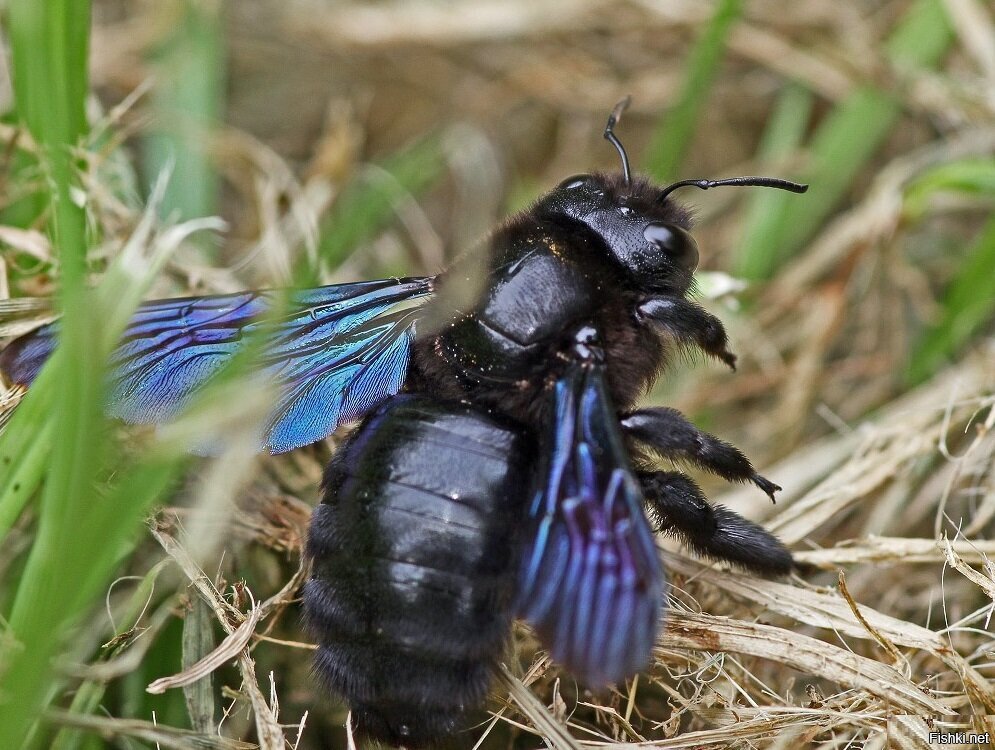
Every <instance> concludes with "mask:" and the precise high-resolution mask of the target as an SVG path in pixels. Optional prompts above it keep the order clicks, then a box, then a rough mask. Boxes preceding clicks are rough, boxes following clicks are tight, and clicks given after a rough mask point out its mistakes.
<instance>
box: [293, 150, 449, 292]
mask: <svg viewBox="0 0 995 750" xmlns="http://www.w3.org/2000/svg"><path fill="white" fill-rule="evenodd" d="M380 169H381V170H382V173H381V175H380V176H379V177H375V178H372V179H371V178H366V177H362V176H361V177H359V178H358V179H353V180H352V181H351V182H350V183H349V184H348V186H347V187H345V188H344V189H343V191H342V193H341V195H339V197H338V198H337V199H336V201H335V205H334V206H333V207H332V210H331V213H330V214H329V216H328V218H327V219H326V220H325V221H324V222H323V224H322V227H321V240H320V241H319V244H318V255H319V257H320V259H321V263H322V265H323V266H324V267H325V268H328V269H334V268H337V267H338V266H339V265H341V264H342V262H343V261H344V260H345V259H346V258H347V257H348V255H349V253H350V252H351V251H352V250H353V249H355V248H356V246H357V245H360V244H362V243H363V242H366V241H368V240H369V239H371V238H372V237H373V236H374V235H375V234H376V233H377V232H378V231H379V230H380V229H381V228H382V227H383V226H384V225H385V224H386V223H387V222H388V221H389V220H390V219H391V217H392V216H393V211H394V205H395V203H396V202H397V200H398V199H399V198H400V197H402V196H404V195H417V194H418V193H420V192H422V191H424V190H425V189H426V188H428V187H429V186H430V185H431V184H432V183H434V182H435V180H436V179H438V177H439V175H440V174H441V173H442V169H443V158H442V151H441V149H440V147H439V142H438V139H436V138H430V139H427V140H424V141H420V142H418V143H416V144H414V145H413V146H410V147H408V148H406V149H403V150H401V151H399V152H397V153H395V154H393V155H392V156H391V157H389V158H388V159H387V160H385V161H384V163H383V164H382V165H381V167H380ZM307 283H308V282H307V281H306V280H299V281H298V284H299V285H302V286H303V285H307Z"/></svg>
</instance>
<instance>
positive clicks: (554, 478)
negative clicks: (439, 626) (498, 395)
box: [519, 363, 665, 687]
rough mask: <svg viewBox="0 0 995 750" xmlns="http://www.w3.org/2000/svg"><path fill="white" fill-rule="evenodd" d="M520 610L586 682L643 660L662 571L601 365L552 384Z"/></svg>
mask: <svg viewBox="0 0 995 750" xmlns="http://www.w3.org/2000/svg"><path fill="white" fill-rule="evenodd" d="M555 402H556V403H555V410H554V422H553V424H552V426H551V429H550V434H549V435H548V436H547V442H546V445H545V448H544V451H543V459H542V467H541V470H540V475H539V477H540V487H539V489H538V490H537V491H536V494H535V496H534V498H533V501H532V505H531V507H530V519H531V522H532V524H533V528H532V532H533V535H532V536H531V537H530V540H531V541H530V543H529V544H528V545H527V546H526V551H525V555H524V557H523V566H522V575H521V581H520V583H521V588H520V600H519V602H520V603H519V610H520V614H521V616H522V617H524V618H525V619H526V620H528V621H530V622H531V623H532V624H533V625H534V626H535V628H536V630H537V631H538V633H539V636H540V639H541V640H542V641H543V643H544V644H545V645H546V646H547V647H548V648H549V649H550V652H551V653H552V655H553V658H554V659H556V660H557V661H558V662H560V663H561V664H563V665H564V666H565V667H567V668H568V669H569V670H570V671H571V672H572V673H573V674H575V675H576V676H577V677H578V678H580V679H581V680H582V681H583V682H585V683H587V684H588V685H591V686H594V687H599V686H603V685H607V684H611V683H614V682H618V681H620V680H622V679H624V678H625V677H628V676H630V675H632V674H634V673H636V672H638V671H639V670H640V669H642V668H643V667H645V666H646V664H647V663H648V662H649V660H650V653H651V650H652V647H653V643H654V641H655V638H656V632H657V628H658V621H659V617H660V608H661V605H662V598H663V591H664V586H665V581H664V577H663V572H662V569H661V566H660V562H659V558H658V556H657V552H656V546H655V544H654V541H653V533H652V531H651V529H650V526H649V523H648V522H647V520H646V517H645V515H644V513H643V509H642V493H641V490H640V488H639V484H638V482H637V480H636V478H635V475H634V474H633V471H632V469H631V467H630V466H629V460H628V457H627V455H626V451H625V446H624V444H623V440H622V435H621V432H620V429H619V427H618V416H617V414H616V413H615V410H614V409H613V408H612V405H611V401H610V397H609V395H608V393H607V389H606V387H605V383H604V378H603V372H602V367H601V365H598V364H593V363H583V364H580V363H578V364H576V365H574V366H572V368H571V370H570V371H569V372H568V373H567V374H566V375H565V376H564V377H563V378H562V379H561V380H560V381H558V382H557V384H556V388H555Z"/></svg>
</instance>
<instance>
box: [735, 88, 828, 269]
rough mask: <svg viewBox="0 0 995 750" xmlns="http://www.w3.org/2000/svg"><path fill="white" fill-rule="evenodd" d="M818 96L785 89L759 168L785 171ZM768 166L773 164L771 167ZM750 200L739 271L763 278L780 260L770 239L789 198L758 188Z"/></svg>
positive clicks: (763, 144) (763, 143)
mask: <svg viewBox="0 0 995 750" xmlns="http://www.w3.org/2000/svg"><path fill="white" fill-rule="evenodd" d="M814 99H815V97H814V96H813V95H812V92H811V91H809V90H808V89H806V88H804V87H802V86H800V85H798V84H794V83H792V84H788V86H787V87H785V89H784V91H782V92H781V95H780V96H779V97H778V100H777V105H776V107H775V108H774V113H773V115H772V116H771V120H770V123H769V124H768V125H767V128H766V129H765V130H764V134H763V138H762V139H761V141H760V148H759V151H758V154H757V156H758V159H759V161H760V163H761V164H763V165H764V167H765V168H764V169H762V170H758V171H763V172H765V173H766V172H768V171H769V172H770V173H771V174H778V173H779V172H780V171H781V170H779V169H777V165H778V164H779V163H780V162H782V161H784V160H785V159H787V158H789V157H790V156H792V155H793V154H795V153H796V152H797V151H798V148H799V146H800V144H801V142H802V139H803V138H804V136H805V128H806V127H807V126H808V122H809V120H810V118H811V116H812V105H813V103H814ZM767 165H771V166H770V168H769V169H768V168H767ZM749 201H750V202H749V208H748V209H747V214H746V219H745V221H744V225H745V226H746V230H745V232H744V234H743V236H742V237H741V239H740V248H741V249H740V251H739V252H738V253H737V255H736V273H737V274H738V275H739V276H742V277H743V278H747V279H763V278H767V277H768V276H770V275H772V274H773V272H774V270H775V268H776V267H777V262H778V260H779V258H778V257H777V256H776V255H775V253H774V252H773V248H772V246H771V245H770V243H769V242H768V241H767V238H768V237H771V236H773V235H774V234H775V233H776V232H777V227H778V225H779V224H780V222H781V212H782V211H783V210H784V206H785V201H784V196H783V195H781V194H780V193H779V192H777V191H775V190H754V191H753V192H752V193H751V194H750V197H749Z"/></svg>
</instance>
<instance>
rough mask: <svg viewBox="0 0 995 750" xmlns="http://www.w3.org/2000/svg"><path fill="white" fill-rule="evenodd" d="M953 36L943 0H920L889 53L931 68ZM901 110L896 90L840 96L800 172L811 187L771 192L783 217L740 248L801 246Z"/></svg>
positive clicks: (773, 208) (895, 60)
mask: <svg viewBox="0 0 995 750" xmlns="http://www.w3.org/2000/svg"><path fill="white" fill-rule="evenodd" d="M952 39H953V30H952V28H951V25H950V22H949V19H948V18H947V15H946V13H945V11H944V9H943V4H942V3H941V2H940V0H919V1H918V2H916V3H915V4H914V5H913V6H912V7H911V9H910V10H909V11H908V12H907V13H906V15H905V17H904V18H903V19H902V22H901V24H900V25H899V26H898V27H897V28H896V29H895V31H894V32H893V33H892V35H891V37H890V38H889V40H888V44H887V52H886V54H887V57H888V59H889V60H890V61H891V62H892V64H894V65H895V66H897V67H900V68H903V67H905V68H907V67H920V68H931V67H935V66H936V65H937V64H938V63H939V61H940V60H941V59H942V57H943V55H944V53H945V52H946V50H947V48H948V46H949V45H950V42H951V41H952ZM901 112H902V109H901V102H900V100H899V99H898V98H897V97H896V96H894V95H893V94H891V93H889V92H885V91H881V90H879V89H876V88H872V87H870V86H862V87H860V88H858V89H857V90H855V91H854V92H853V93H851V94H850V95H849V96H848V97H847V98H846V99H844V100H843V101H842V102H840V103H839V105H838V106H837V107H836V108H835V109H834V110H833V112H832V113H830V115H829V116H828V117H827V118H826V119H825V120H824V121H823V122H822V124H821V125H820V126H819V128H818V129H817V130H816V132H815V135H814V136H813V138H812V141H811V144H810V147H809V162H808V165H807V166H806V168H805V169H803V170H802V171H801V174H799V175H798V176H797V178H798V179H799V180H801V181H802V182H807V183H809V184H810V186H811V187H810V189H809V192H808V193H807V194H806V195H805V196H804V197H803V198H799V197H798V196H793V195H790V194H787V193H784V194H779V195H778V196H777V197H776V198H772V199H771V201H770V205H769V206H768V211H769V212H771V213H777V215H778V216H779V217H780V218H779V220H778V221H776V222H773V221H769V220H768V221H769V226H767V227H765V228H764V229H765V231H764V233H763V234H761V232H760V230H759V228H755V227H752V226H751V227H748V228H747V230H746V232H745V235H744V236H745V237H747V238H749V244H745V243H744V245H743V246H742V247H741V249H740V252H741V253H742V254H744V255H745V256H747V257H750V258H753V257H756V256H759V255H762V254H763V253H764V252H765V249H764V247H765V246H766V247H767V248H769V252H771V253H773V255H774V257H775V258H785V257H788V256H790V255H791V254H792V253H794V252H796V251H797V250H798V249H799V248H800V247H801V246H802V245H803V244H804V243H805V242H806V241H807V240H808V239H809V238H810V237H811V236H812V234H813V233H814V232H815V231H816V230H817V229H818V228H819V227H820V226H821V225H822V223H823V222H824V221H825V219H826V217H827V216H829V214H830V213H831V212H832V211H833V209H834V208H835V207H836V205H837V204H838V203H839V201H840V200H841V199H842V197H843V195H844V194H845V192H846V191H847V189H848V188H849V187H850V185H851V184H852V183H853V179H854V177H855V176H856V175H857V173H858V172H859V170H860V169H861V168H862V167H863V166H864V165H865V164H866V163H867V160H868V159H869V157H870V156H871V155H872V154H873V153H874V152H875V151H876V150H877V149H878V148H879V147H880V145H881V144H882V143H883V142H884V139H885V138H886V137H887V135H888V134H889V133H890V132H891V130H892V128H893V127H894V124H895V122H896V121H897V120H898V118H899V116H900V115H901ZM751 262H752V261H751ZM775 265H776V263H775V264H772V265H771V266H770V267H771V268H772V267H774V266H775Z"/></svg>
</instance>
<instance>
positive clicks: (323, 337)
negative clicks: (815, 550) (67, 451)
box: [0, 102, 806, 747]
mask: <svg viewBox="0 0 995 750" xmlns="http://www.w3.org/2000/svg"><path fill="white" fill-rule="evenodd" d="M624 104H625V103H624V102H623V103H621V104H620V105H619V106H618V107H616V109H615V111H613V113H612V115H611V117H610V118H609V120H608V125H607V127H606V129H605V137H606V138H607V139H608V140H609V141H610V142H611V143H612V144H613V145H614V146H615V147H616V148H617V149H618V152H619V154H620V156H621V160H622V171H621V173H619V174H593V175H579V176H576V177H571V178H569V179H567V180H564V181H563V182H562V183H560V185H559V186H557V187H556V188H555V189H554V190H552V191H551V192H550V193H548V194H546V195H545V196H543V197H542V198H540V199H539V200H538V201H537V202H536V203H535V204H534V205H533V206H531V207H530V208H529V209H528V210H526V211H524V212H522V213H520V214H518V215H516V216H514V217H512V218H511V219H510V220H508V221H507V222H506V223H504V224H503V225H502V226H501V227H499V228H498V229H497V230H496V231H495V232H494V233H493V234H492V235H491V236H490V238H489V240H488V241H487V242H486V243H485V244H484V245H483V249H482V253H483V256H482V263H483V267H484V269H485V272H486V273H485V278H486V282H485V284H484V288H483V290H482V291H481V292H480V294H478V295H477V296H476V298H475V299H474V300H473V302H472V303H470V304H464V305H459V306H456V305H454V304H453V302H452V301H451V299H449V297H448V296H447V295H445V294H442V293H441V292H440V290H442V289H444V288H445V287H446V285H454V286H455V287H459V286H461V285H464V284H465V285H469V284H472V283H473V281H474V279H473V278H471V276H472V275H473V274H474V273H475V271H474V270H473V269H474V268H475V266H474V264H473V263H470V262H468V261H466V260H460V261H457V262H456V263H455V264H454V265H453V266H452V267H451V268H450V269H448V270H447V271H445V272H443V273H442V274H440V275H439V276H436V277H431V278H404V279H389V280H383V281H372V282H360V283H354V284H340V285H333V286H325V287H320V288H316V289H306V290H302V291H297V292H294V293H293V295H292V299H291V305H290V308H289V311H288V312H286V313H285V314H283V315H280V316H278V318H277V321H276V322H275V324H274V323H272V322H270V324H269V325H270V326H271V327H270V328H269V329H267V332H266V333H265V336H266V344H267V346H266V347H265V348H264V352H265V353H264V355H263V357H262V363H261V367H262V368H263V370H264V371H265V372H266V373H267V374H268V375H269V376H270V377H272V379H273V380H274V381H275V383H276V385H277V387H278V393H279V398H278V400H277V403H276V405H275V407H274V409H273V412H272V415H271V417H270V418H269V421H268V423H267V424H266V425H265V432H264V436H263V439H262V441H261V442H262V444H263V445H264V446H265V448H266V449H268V450H269V451H271V452H273V453H280V452H283V451H289V450H291V449H293V448H296V447H299V446H303V445H307V444H309V443H313V442H315V441H318V440H321V439H323V438H325V437H327V436H328V435H330V434H331V433H332V432H334V431H335V430H336V428H337V427H338V426H339V425H340V424H342V423H343V422H347V421H351V420H358V419H362V422H361V424H360V425H359V427H358V429H356V430H355V432H353V433H352V434H351V436H350V437H348V438H347V439H346V441H345V443H344V444H343V445H342V446H341V448H340V449H339V450H338V451H337V453H336V455H335V456H334V458H333V459H332V461H331V463H330V465H329V466H328V468H327V470H326V473H325V477H324V483H323V491H324V496H323V498H322V502H321V504H320V505H319V506H318V507H317V508H316V509H315V511H314V515H313V518H312V521H311V526H310V533H309V538H308V541H307V549H306V552H307V555H309V556H310V557H311V559H312V560H313V575H312V577H311V578H310V580H309V581H308V582H307V584H306V585H305V587H304V591H303V602H304V613H305V619H306V622H307V625H308V627H309V629H310V631H311V632H312V633H313V634H314V636H315V638H316V639H317V641H318V644H319V649H318V652H317V657H316V660H315V672H316V673H317V675H318V676H319V678H320V679H321V680H322V681H323V682H324V683H325V685H326V686H327V687H328V688H329V689H331V691H333V692H334V693H337V694H339V695H341V696H342V697H343V698H345V700H346V702H347V703H348V705H349V707H350V708H351V711H352V717H353V721H354V724H355V726H356V728H357V729H358V730H360V731H361V732H363V733H365V734H367V735H370V736H372V737H374V738H376V739H380V740H385V741H388V742H391V743H393V744H396V745H403V746H409V747H413V746H420V745H426V744H430V743H432V742H434V741H436V740H438V739H440V738H443V737H446V736H448V735H451V734H452V733H454V732H456V731H458V730H459V729H460V728H462V727H463V726H465V724H466V723H467V720H468V716H469V714H470V713H471V712H472V711H474V710H475V709H477V708H479V707H480V706H481V705H482V703H483V701H484V699H485V697H486V695H487V691H488V687H489V684H490V682H491V677H492V674H493V668H494V665H495V663H496V661H497V660H498V659H499V658H500V657H501V655H502V653H503V650H504V649H505V647H506V645H507V641H508V638H509V634H510V631H511V626H512V621H513V619H514V618H515V617H521V618H523V619H525V620H527V621H528V622H529V623H531V624H532V625H533V626H534V628H535V629H536V631H537V633H538V635H539V639H540V641H541V642H542V643H543V644H544V645H545V646H546V647H547V648H548V649H549V651H550V652H551V654H552V656H553V658H554V659H555V660H556V661H558V662H559V663H560V664H562V665H563V666H564V667H566V668H567V669H568V670H569V671H570V672H572V673H573V674H574V675H575V676H576V677H577V678H578V679H579V680H581V681H582V682H583V683H585V684H587V685H588V686H591V687H595V688H597V687H601V686H605V685H609V684H611V683H616V682H618V681H620V680H623V679H625V678H626V677H628V676H631V675H633V674H635V673H636V672H638V671H639V670H640V669H643V668H644V667H646V666H647V664H648V663H649V661H650V656H651V648H652V646H653V643H654V639H655V637H656V635H657V632H658V630H659V627H660V622H661V616H662V608H663V602H664V596H665V594H666V578H665V576H664V572H663V570H662V568H661V564H660V561H659V558H658V555H657V552H656V546H655V543H654V536H653V526H654V525H655V526H656V528H657V529H660V530H666V531H669V532H671V533H673V534H675V535H676V536H677V537H679V538H680V539H681V540H683V541H684V542H685V543H686V544H687V545H688V546H689V547H690V548H691V549H692V550H694V551H695V552H696V553H698V554H700V555H704V556H706V557H710V558H716V559H720V560H726V561H729V562H731V563H733V564H735V565H738V566H741V567H743V568H746V569H748V570H751V571H755V572H758V573H761V574H775V575H776V574H784V573H786V572H787V571H788V570H789V569H790V568H791V565H792V558H791V554H790V553H789V552H788V551H787V550H786V549H785V547H784V546H783V545H782V544H781V543H780V542H779V541H778V540H777V539H775V538H774V537H773V536H771V535H770V534H769V533H768V532H766V531H765V530H764V529H762V528H761V527H759V526H757V525H756V524H753V523H751V522H749V521H747V520H745V519H744V518H742V517H740V516H739V515H737V514H736V513H734V512H732V511H730V510H728V509H726V508H722V507H713V506H711V505H710V504H709V503H708V501H707V500H706V499H705V497H704V496H703V495H702V493H701V491H700V490H699V489H698V487H697V486H696V485H695V483H694V482H693V481H692V480H691V479H690V478H689V477H687V476H686V475H684V474H682V473H680V472H676V471H653V470H649V469H648V468H647V469H645V470H641V469H637V468H636V467H637V466H639V467H649V466H650V461H651V459H659V458H665V459H673V460H677V461H683V462H687V463H690V464H693V465H695V466H697V467H699V468H702V469H705V470H708V471H711V472H713V473H715V474H718V475H719V476H721V477H724V478H725V479H727V480H732V481H744V482H752V483H754V484H756V485H757V486H758V487H759V488H760V489H761V490H763V491H764V492H765V493H767V494H768V495H770V496H771V498H772V499H773V497H774V493H775V491H776V490H778V489H780V488H779V487H778V486H777V485H775V484H774V483H772V482H770V481H769V480H767V479H765V478H764V477H762V476H760V475H759V474H758V473H757V472H756V471H755V470H754V468H753V466H752V465H751V464H750V462H749V460H747V458H746V457H745V456H744V455H743V454H742V453H741V452H740V451H739V450H737V449H736V448H734V447H733V446H731V445H729V444H728V443H725V442H723V441H721V440H719V439H717V438H715V437H713V436H711V435H708V434H706V433H704V432H701V431H699V430H698V429H697V428H695V427H694V426H693V425H692V424H691V423H689V422H688V421H687V420H686V419H685V418H684V417H683V416H682V415H681V414H680V413H679V412H677V411H676V410H674V409H667V408H650V409H635V404H636V400H637V398H638V397H639V396H640V395H641V394H642V393H644V392H645V391H646V389H647V388H648V387H649V386H650V384H652V382H653V381H654V380H655V379H656V378H657V377H658V375H659V373H660V372H661V370H662V369H663V367H664V365H665V364H666V362H667V361H668V359H669V358H670V357H671V356H672V354H673V353H674V352H675V350H679V349H682V348H686V347H696V348H698V349H700V350H702V351H704V352H705V353H706V354H708V355H711V356H713V357H716V358H718V359H720V360H722V361H723V362H725V363H726V364H727V365H729V366H730V367H733V366H734V363H735V357H734V355H733V354H732V353H731V352H730V351H729V349H728V347H727V339H726V332H725V330H724V328H723V326H722V323H721V322H720V321H719V320H718V319H717V318H715V317H714V316H712V315H711V314H710V313H708V312H706V311H705V310H704V309H703V308H701V307H700V306H698V305H696V304H695V303H694V302H691V301H689V300H688V299H687V296H688V291H689V289H690V287H691V283H692V276H693V273H694V270H695V268H696V267H697V265H698V247H697V245H696V243H695V241H694V239H693V238H692V237H691V235H690V234H689V231H690V229H691V220H690V216H689V213H688V211H687V210H686V209H685V208H683V207H682V206H680V205H679V204H677V203H675V202H674V200H673V199H672V198H671V194H672V193H673V191H674V190H676V189H678V188H681V187H685V186H695V187H698V188H702V189H707V188H711V187H715V186H719V185H758V186H764V187H774V188H781V189H786V190H791V191H794V192H799V193H800V192H804V191H805V189H806V187H805V186H803V185H798V184H795V183H791V182H787V181H784V180H778V179H774V178H768V177H740V178H735V179H728V180H684V181H681V182H677V183H674V184H672V185H669V186H667V187H662V188H661V187H657V186H655V185H653V184H651V183H650V182H648V181H646V180H644V179H641V178H633V177H632V176H631V174H630V170H629V163H628V158H627V156H626V153H625V150H624V148H623V147H622V145H621V144H620V143H619V141H618V139H617V138H616V136H615V134H614V128H615V125H616V123H617V121H618V117H619V115H620V114H621V111H622V108H623V107H624ZM467 257H468V258H472V257H474V256H472V255H471V256H467ZM475 257H476V258H477V266H479V264H480V262H481V255H480V254H479V253H478V254H477V255H476V256H475ZM272 300H273V296H272V293H268V292H245V293H240V294H230V295H223V296H212V297H194V298H185V299H170V300H163V301H157V302H149V303H146V304H144V305H142V306H141V307H140V308H139V310H138V312H137V313H136V315H135V317H134V319H133V320H132V322H131V324H130V325H129V327H128V328H127V330H126V333H125V336H124V339H123V341H122V342H121V344H120V345H119V346H118V348H117V349H116V350H115V352H114V355H113V359H112V362H111V372H112V382H111V388H110V398H109V405H108V408H109V411H110V413H111V414H113V415H114V416H117V417H121V418H123V419H125V420H126V421H129V422H134V423H160V422H164V421H166V420H169V419H170V418H172V417H173V416H174V415H176V414H177V413H178V412H179V411H180V410H181V409H182V408H183V407H184V405H185V404H186V403H188V401H189V399H190V397H191V395H192V394H193V393H194V392H195V391H196V390H197V389H198V388H200V387H201V386H202V385H203V384H204V383H205V382H206V381H207V380H208V379H209V378H210V377H211V376H212V374H214V373H215V372H216V371H217V370H218V369H219V368H220V367H222V366H223V365H224V364H225V363H226V362H227V361H229V360H230V359H231V357H232V355H233V354H234V353H235V352H236V351H238V350H239V348H240V347H241V346H243V345H244V340H245V338H246V336H245V334H246V333H247V332H248V331H250V330H252V329H253V328H254V326H257V325H258V324H259V318H260V316H261V315H262V313H264V312H266V310H267V309H268V307H269V306H270V304H271V303H272ZM413 300H417V301H419V303H418V304H414V305H412V304H411V303H412V301H413ZM428 320H433V321H435V323H434V324H433V325H432V326H431V327H429V326H428V325H425V326H424V329H428V330H419V323H420V322H424V321H428ZM440 321H441V322H440ZM56 325H57V324H51V325H48V326H46V327H43V328H40V329H38V330H36V331H34V332H32V333H30V334H27V335H26V336H23V337H21V338H19V339H16V340H15V341H14V342H12V343H11V344H10V345H9V346H8V347H7V348H6V350H4V351H3V353H2V354H0V370H2V372H3V374H4V375H5V376H6V378H7V380H9V381H11V382H13V383H19V384H28V383H30V382H31V380H32V379H33V378H34V376H35V375H36V374H37V372H38V369H39V368H40V366H41V364H42V363H43V361H44V360H45V359H46V358H47V356H48V355H49V353H50V352H51V350H52V348H53V345H54V332H55V327H56ZM631 457H635V459H636V460H637V461H638V463H635V462H634V461H633V458H631ZM647 510H648V511H649V514H650V517H651V518H652V519H653V524H651V523H650V521H649V520H648V519H647V515H646V511H647Z"/></svg>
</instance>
